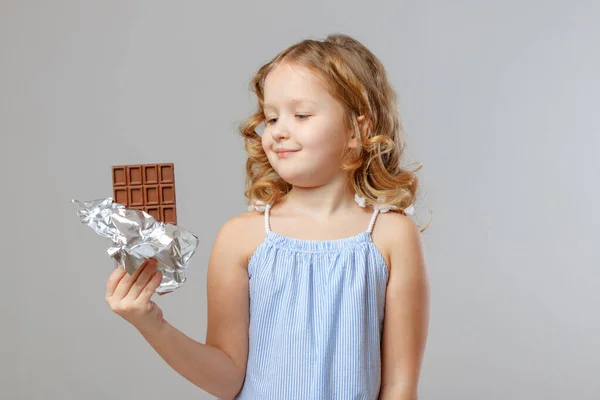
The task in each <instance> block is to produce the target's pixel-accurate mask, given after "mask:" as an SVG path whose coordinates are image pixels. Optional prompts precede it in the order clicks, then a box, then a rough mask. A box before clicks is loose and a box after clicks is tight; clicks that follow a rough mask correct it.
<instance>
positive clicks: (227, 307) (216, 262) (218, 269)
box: [140, 217, 249, 399]
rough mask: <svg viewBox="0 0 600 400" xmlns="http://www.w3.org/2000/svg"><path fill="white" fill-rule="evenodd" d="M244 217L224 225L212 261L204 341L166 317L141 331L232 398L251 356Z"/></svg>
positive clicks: (168, 357)
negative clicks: (184, 332) (200, 340)
mask: <svg viewBox="0 0 600 400" xmlns="http://www.w3.org/2000/svg"><path fill="white" fill-rule="evenodd" d="M246 225H247V224H245V223H244V221H242V220H241V219H240V218H239V217H238V218H234V219H232V220H230V221H229V222H227V223H226V224H225V225H223V227H222V228H221V230H220V231H219V233H218V235H217V238H216V240H215V244H214V246H213V250H212V253H211V256H210V260H209V263H208V274H207V297H208V328H207V334H206V344H202V343H199V342H197V341H195V340H193V339H191V338H189V337H188V336H186V335H184V334H183V333H182V332H180V331H179V330H177V329H176V328H174V327H173V326H171V325H170V324H169V323H168V322H166V321H163V322H162V323H161V324H160V325H159V326H154V327H152V328H151V329H142V330H140V332H141V333H142V335H143V336H144V337H145V338H146V340H147V341H148V342H149V343H150V345H151V346H152V347H153V348H154V349H155V350H156V351H157V352H158V354H159V355H160V356H161V357H162V358H163V359H164V360H165V361H166V362H167V363H168V364H169V365H170V366H171V367H172V368H173V369H175V370H176V371H177V372H178V373H179V374H181V375H182V376H183V377H184V378H186V379H187V380H189V381H190V382H192V383H193V384H195V385H196V386H198V387H200V388H201V389H203V390H205V391H207V392H208V393H210V394H212V395H213V396H217V397H220V398H222V399H233V398H234V397H235V396H236V395H237V393H238V392H239V391H240V389H241V387H242V384H243V382H244V378H245V374H246V361H247V356H248V324H249V312H248V307H249V298H248V270H247V252H248V249H246V248H245V247H247V243H248V240H244V239H245V238H247V237H246V236H245V235H246V232H245V230H247V228H245V226H246Z"/></svg>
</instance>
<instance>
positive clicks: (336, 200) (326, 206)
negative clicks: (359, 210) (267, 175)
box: [280, 181, 356, 218]
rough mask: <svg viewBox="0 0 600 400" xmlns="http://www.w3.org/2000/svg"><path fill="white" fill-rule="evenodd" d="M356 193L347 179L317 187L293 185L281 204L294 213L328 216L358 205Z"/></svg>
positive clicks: (319, 216) (318, 216)
mask: <svg viewBox="0 0 600 400" xmlns="http://www.w3.org/2000/svg"><path fill="white" fill-rule="evenodd" d="M354 194H355V193H354V191H353V189H352V187H351V186H350V185H348V184H347V181H334V182H330V183H327V184H325V185H322V186H317V187H298V186H293V187H292V189H291V191H290V192H289V193H288V194H287V195H286V196H285V197H284V198H283V199H282V200H281V202H280V206H281V207H282V208H285V209H287V210H288V211H292V212H294V213H295V212H297V213H302V214H307V215H310V216H312V217H315V218H327V217H330V216H333V215H335V214H338V213H339V212H341V211H344V210H347V209H348V208H351V207H356V201H355V200H354Z"/></svg>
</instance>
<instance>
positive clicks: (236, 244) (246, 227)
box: [218, 210, 266, 262]
mask: <svg viewBox="0 0 600 400" xmlns="http://www.w3.org/2000/svg"><path fill="white" fill-rule="evenodd" d="M218 235H219V236H220V237H221V240H223V241H226V243H228V246H229V247H231V248H235V249H237V250H239V251H240V252H241V256H242V257H243V258H244V259H245V260H246V261H247V262H249V261H250V257H252V254H254V252H255V251H256V248H257V247H258V246H259V245H260V244H261V243H262V242H263V241H264V240H265V236H266V230H265V223H264V214H263V213H261V212H259V211H256V210H252V211H246V212H244V213H241V214H239V215H236V216H234V217H232V218H230V219H229V220H228V221H227V222H225V223H224V224H223V226H222V227H221V229H220V230H219V234H218Z"/></svg>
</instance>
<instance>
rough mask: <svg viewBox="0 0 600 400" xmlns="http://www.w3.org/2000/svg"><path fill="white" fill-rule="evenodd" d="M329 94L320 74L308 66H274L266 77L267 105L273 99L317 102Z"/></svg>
mask: <svg viewBox="0 0 600 400" xmlns="http://www.w3.org/2000/svg"><path fill="white" fill-rule="evenodd" d="M327 96H328V92H327V90H326V88H325V87H324V85H323V82H322V81H321V79H320V78H319V76H317V75H316V74H315V73H313V72H312V71H310V70H308V69H307V68H303V67H300V66H290V65H288V64H281V65H278V66H276V67H275V68H273V69H272V70H271V71H270V72H269V74H268V75H267V77H266V78H265V84H264V97H265V106H269V105H270V104H269V102H270V101H271V100H272V101H273V102H279V101H285V100H289V101H295V102H299V101H305V102H306V101H308V102H314V103H316V102H318V101H320V100H324V97H327Z"/></svg>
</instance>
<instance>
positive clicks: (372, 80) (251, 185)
mask: <svg viewBox="0 0 600 400" xmlns="http://www.w3.org/2000/svg"><path fill="white" fill-rule="evenodd" d="M284 62H285V63H288V64H289V65H294V66H299V67H304V68H306V69H308V70H309V71H311V72H313V73H315V74H316V75H317V76H319V77H320V78H323V79H322V80H323V81H324V82H325V84H326V86H327V90H328V91H329V93H330V94H331V95H332V96H333V97H334V98H335V99H337V100H338V101H339V102H340V103H341V104H342V105H343V108H344V120H345V124H346V128H348V129H349V130H350V132H354V134H355V135H356V137H357V138H360V140H358V141H357V142H358V145H357V146H356V147H355V148H349V149H347V150H346V152H345V154H344V158H343V164H342V169H343V170H344V171H348V172H349V177H350V184H351V185H352V187H353V189H354V191H355V192H356V193H357V194H358V195H359V196H361V197H364V198H365V199H366V202H367V203H369V204H372V205H374V204H378V205H392V206H394V207H396V208H395V211H396V212H400V213H402V214H405V213H404V209H406V208H407V207H409V206H411V205H412V204H413V203H414V202H415V200H416V193H417V189H418V187H419V179H418V177H417V174H416V171H418V170H419V169H420V168H421V167H422V163H419V166H418V167H417V168H416V169H414V170H412V171H409V170H408V169H404V168H403V167H402V166H401V165H400V162H401V158H402V154H403V151H404V146H405V143H404V138H403V129H402V125H401V122H400V118H399V110H398V104H397V97H396V93H395V91H394V89H393V87H392V85H391V84H390V82H389V80H388V77H387V73H386V71H385V69H384V67H383V65H382V63H381V62H380V61H379V59H378V58H377V57H376V56H375V55H374V54H373V53H372V52H371V51H369V50H368V49H367V48H366V47H365V46H364V45H363V44H361V43H360V42H359V41H357V40H356V39H354V38H352V37H350V36H348V35H344V34H331V35H329V36H327V38H326V39H325V40H323V41H319V40H313V39H307V40H303V41H301V42H299V43H296V44H294V45H292V46H290V47H288V48H287V49H285V50H284V51H282V52H281V53H279V54H278V55H277V56H276V57H275V58H273V59H272V60H271V61H269V62H268V63H266V64H265V65H263V66H262V67H261V68H260V69H259V70H258V72H256V74H255V75H254V76H253V77H252V80H251V83H250V90H251V91H253V92H254V93H255V94H256V96H257V99H258V105H257V109H256V111H255V112H254V114H252V115H251V116H249V117H248V118H246V119H245V120H244V121H242V123H241V124H240V125H239V132H240V134H241V135H242V137H243V139H244V147H245V150H246V152H247V153H248V159H247V161H246V190H245V192H244V195H245V196H246V197H247V198H248V200H249V201H250V203H251V204H254V205H262V204H266V203H274V202H276V201H277V200H278V199H280V198H281V197H282V196H284V195H286V194H287V193H288V192H289V191H290V190H291V188H292V185H291V184H289V183H288V182H286V181H284V180H283V179H282V178H281V177H280V176H279V175H278V174H277V172H275V170H274V169H273V167H272V166H271V164H270V163H269V160H268V158H267V155H266V154H265V152H264V149H263V147H262V143H261V136H260V135H259V134H257V133H256V128H257V127H258V126H259V125H260V124H262V123H263V122H264V121H265V116H264V112H263V102H264V82H265V79H266V77H267V75H268V74H269V72H270V71H271V70H272V69H273V68H274V67H276V66H277V65H280V64H282V63H284ZM361 115H364V122H365V123H366V126H367V129H361V127H360V125H359V121H358V120H357V118H358V117H359V116H361ZM428 225H429V224H428ZM425 229H426V228H425ZM425 229H423V230H425ZM423 230H422V231H423Z"/></svg>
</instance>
